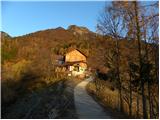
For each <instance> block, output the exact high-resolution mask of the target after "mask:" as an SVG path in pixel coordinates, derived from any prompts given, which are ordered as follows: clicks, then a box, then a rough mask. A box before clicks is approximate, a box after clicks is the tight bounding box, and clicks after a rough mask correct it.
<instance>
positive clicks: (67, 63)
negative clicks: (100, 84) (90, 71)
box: [58, 49, 87, 76]
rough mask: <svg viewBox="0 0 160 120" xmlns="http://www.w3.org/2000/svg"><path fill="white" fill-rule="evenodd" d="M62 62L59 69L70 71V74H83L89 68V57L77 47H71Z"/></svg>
mask: <svg viewBox="0 0 160 120" xmlns="http://www.w3.org/2000/svg"><path fill="white" fill-rule="evenodd" d="M61 63H63V64H59V65H58V68H59V71H61V70H62V71H64V72H68V76H83V75H85V71H86V70H87V57H86V56H85V55H84V54H83V53H82V52H81V51H79V50H77V49H70V50H69V51H68V52H67V53H66V55H65V56H64V62H61Z"/></svg>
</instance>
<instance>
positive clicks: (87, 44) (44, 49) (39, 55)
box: [2, 25, 138, 70]
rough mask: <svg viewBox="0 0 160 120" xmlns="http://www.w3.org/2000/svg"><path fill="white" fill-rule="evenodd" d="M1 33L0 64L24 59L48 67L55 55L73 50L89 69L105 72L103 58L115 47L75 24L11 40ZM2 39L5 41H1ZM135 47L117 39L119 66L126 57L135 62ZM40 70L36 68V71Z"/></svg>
mask: <svg viewBox="0 0 160 120" xmlns="http://www.w3.org/2000/svg"><path fill="white" fill-rule="evenodd" d="M2 34H3V36H5V37H4V38H2V41H3V42H2V62H3V61H13V60H15V61H16V60H20V59H27V60H31V61H33V62H34V63H36V64H38V65H39V66H40V65H43V64H44V65H45V66H48V67H51V66H50V65H49V63H52V64H54V60H55V56H56V55H57V54H58V55H64V54H65V53H66V51H67V49H68V48H77V49H79V50H80V51H82V52H83V53H84V54H85V55H86V56H87V61H88V66H89V67H91V68H95V69H102V70H105V69H106V68H107V65H106V62H107V59H106V57H107V56H106V55H107V54H108V53H112V51H113V50H114V48H115V43H114V39H112V37H108V36H106V37H104V36H101V35H97V34H96V33H94V32H92V31H90V30H89V29H88V28H86V27H82V26H76V25H70V26H69V27H68V28H67V29H64V28H62V27H58V28H55V29H47V30H42V31H37V32H34V33H30V34H27V35H23V36H20V37H13V38H11V37H10V36H9V35H8V34H6V33H4V32H2ZM5 40H6V41H7V42H4V41H5ZM8 40H12V41H8ZM136 45H137V44H136V42H135V41H134V40H130V41H129V40H125V39H124V40H120V48H121V55H122V56H123V58H122V60H121V62H122V63H125V62H126V61H127V59H128V57H132V58H133V59H135V61H136V60H137V58H138V56H137V55H138V51H137V47H136ZM130 53H132V56H131V54H130ZM124 66H125V65H124ZM43 68H44V67H41V66H40V69H43Z"/></svg>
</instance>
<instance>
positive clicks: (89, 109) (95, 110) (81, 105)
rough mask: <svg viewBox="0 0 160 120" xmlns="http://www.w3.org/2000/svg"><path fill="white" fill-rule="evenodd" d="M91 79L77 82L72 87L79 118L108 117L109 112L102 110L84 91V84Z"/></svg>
mask: <svg viewBox="0 0 160 120" xmlns="http://www.w3.org/2000/svg"><path fill="white" fill-rule="evenodd" d="M91 80H92V77H90V78H88V79H86V80H84V81H82V82H81V83H79V84H78V85H77V86H76V87H75V89H74V100H75V107H76V111H77V114H78V117H79V118H80V119H97V118H99V119H109V118H111V117H110V115H109V113H106V112H104V111H103V108H102V107H101V106H100V105H99V104H97V103H96V102H95V101H94V100H93V98H92V97H91V96H89V95H88V93H87V91H86V85H87V84H88V83H89V82H90V81H91Z"/></svg>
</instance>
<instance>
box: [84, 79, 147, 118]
mask: <svg viewBox="0 0 160 120" xmlns="http://www.w3.org/2000/svg"><path fill="white" fill-rule="evenodd" d="M96 83H97V84H98V85H95V82H90V83H89V84H88V85H87V90H88V92H89V93H90V94H92V95H93V96H96V97H98V99H99V100H100V101H101V102H102V103H103V105H104V106H105V107H109V108H112V109H113V110H119V93H118V90H117V89H116V88H113V87H112V84H111V83H110V82H108V81H103V80H98V82H96ZM96 86H98V87H99V88H98V89H97V87H96ZM122 98H123V112H124V113H125V114H127V115H129V96H128V93H126V91H124V90H123V91H122ZM141 99H142V97H141V95H139V99H138V101H139V114H138V116H137V93H135V92H133V96H132V116H131V117H132V118H142V116H143V114H142V101H141ZM147 112H148V116H149V106H148V100H147Z"/></svg>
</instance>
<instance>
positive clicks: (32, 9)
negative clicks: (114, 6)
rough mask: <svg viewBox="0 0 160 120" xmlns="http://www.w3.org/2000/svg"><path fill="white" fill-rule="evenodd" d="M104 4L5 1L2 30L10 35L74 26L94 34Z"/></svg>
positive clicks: (102, 2) (96, 2)
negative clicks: (85, 28)
mask: <svg viewBox="0 0 160 120" xmlns="http://www.w3.org/2000/svg"><path fill="white" fill-rule="evenodd" d="M104 5H105V2H104V1H101V2H98V1H94V2H93V1H92V2H84V1H81V2H64V1H63V2H62V1H61V2H58V1H57V2H51V1H50V2H40V1H39V2H31V1H30V2H20V1H19V2H18V1H17V2H13V1H12V2H7V1H3V2H2V5H1V7H2V16H1V17H2V26H1V28H0V30H1V31H4V32H7V33H8V34H9V35H11V36H19V35H24V34H27V33H31V32H35V31H38V30H44V29H49V28H56V27H59V26H61V27H64V28H67V27H68V26H69V25H72V24H75V25H78V26H85V27H88V28H89V29H90V30H92V31H95V30H96V28H95V26H96V23H97V18H98V15H99V13H100V12H101V11H102V9H103V7H104Z"/></svg>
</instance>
